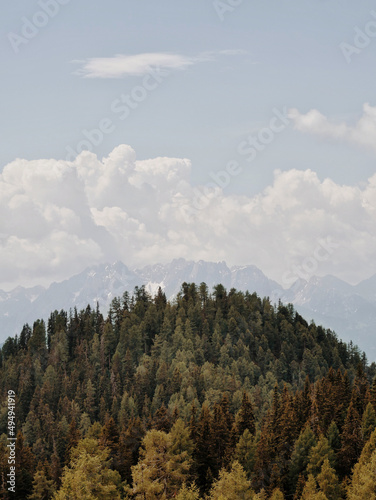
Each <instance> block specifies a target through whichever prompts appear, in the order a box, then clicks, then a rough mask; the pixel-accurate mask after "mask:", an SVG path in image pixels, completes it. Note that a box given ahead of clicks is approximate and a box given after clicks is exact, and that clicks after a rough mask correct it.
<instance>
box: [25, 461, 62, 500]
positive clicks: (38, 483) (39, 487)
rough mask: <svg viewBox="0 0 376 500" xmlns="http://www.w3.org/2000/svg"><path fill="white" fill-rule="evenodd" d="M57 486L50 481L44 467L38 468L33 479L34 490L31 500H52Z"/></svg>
mask: <svg viewBox="0 0 376 500" xmlns="http://www.w3.org/2000/svg"><path fill="white" fill-rule="evenodd" d="M55 491H56V489H55V484H54V482H53V481H52V479H48V477H47V475H46V472H45V469H44V467H38V470H37V472H36V473H35V475H34V479H33V489H32V492H31V495H30V496H29V497H28V499H29V500H50V498H52V495H53V494H54V493H55Z"/></svg>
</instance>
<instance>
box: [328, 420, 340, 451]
mask: <svg viewBox="0 0 376 500" xmlns="http://www.w3.org/2000/svg"><path fill="white" fill-rule="evenodd" d="M326 437H327V438H328V443H329V446H330V447H331V448H332V450H333V451H334V453H335V454H337V453H338V452H339V450H340V448H341V436H340V433H339V430H338V427H337V424H336V423H335V422H334V420H332V422H331V424H330V425H329V429H328V432H327V436H326Z"/></svg>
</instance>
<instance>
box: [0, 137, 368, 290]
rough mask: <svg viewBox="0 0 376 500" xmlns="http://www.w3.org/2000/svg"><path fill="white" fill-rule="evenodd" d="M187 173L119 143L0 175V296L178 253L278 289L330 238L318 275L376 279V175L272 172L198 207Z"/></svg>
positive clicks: (186, 167) (185, 165) (19, 163)
mask: <svg viewBox="0 0 376 500" xmlns="http://www.w3.org/2000/svg"><path fill="white" fill-rule="evenodd" d="M190 168H191V166H190V162H189V161H188V160H186V159H176V158H154V159H149V160H143V161H137V160H136V155H135V152H134V151H133V150H132V148H130V147H129V146H125V145H122V146H119V147H117V148H115V149H114V151H112V153H111V154H110V155H109V156H108V157H107V158H104V159H102V160H99V159H98V158H97V156H96V155H95V154H93V153H89V152H83V153H81V154H80V155H79V156H78V157H77V158H76V160H75V161H74V162H73V163H69V162H64V161H56V160H39V161H26V160H15V161H13V162H12V163H10V164H8V165H7V166H6V167H5V168H4V170H3V172H2V174H0V220H1V221H2V222H1V226H2V227H1V235H0V236H1V238H0V276H1V279H2V283H0V288H4V287H5V288H6V287H9V286H11V285H16V284H25V285H30V284H35V283H44V284H46V283H48V282H51V281H52V280H59V279H63V278H65V277H67V276H70V275H72V274H74V273H76V272H79V271H81V270H82V269H83V268H84V267H86V266H88V265H91V264H95V263H99V262H105V261H114V260H116V259H120V260H122V261H123V262H124V263H126V264H127V265H129V266H130V267H132V266H143V265H146V264H151V263H156V262H158V261H159V262H160V261H163V262H167V261H169V260H171V259H173V258H176V257H184V258H187V259H195V260H197V259H205V260H214V261H219V260H226V261H227V262H228V263H229V264H235V263H236V264H255V265H257V266H259V267H260V268H261V269H263V270H264V272H265V273H266V274H268V275H269V276H271V277H273V278H274V279H277V280H279V281H281V277H282V276H283V274H284V273H285V272H287V271H289V270H290V269H291V266H293V265H294V264H295V265H299V264H300V263H301V262H302V261H303V260H304V259H305V258H306V257H309V256H310V255H312V252H313V251H314V249H315V248H316V247H317V244H318V241H319V240H320V239H321V238H326V237H328V236H329V237H331V238H332V239H333V240H335V241H336V242H337V244H338V247H337V248H336V250H335V252H333V254H331V255H330V256H329V257H328V259H326V260H325V261H323V262H320V266H319V269H318V274H327V273H331V274H334V275H337V276H339V277H342V278H343V279H347V280H350V281H357V280H360V279H362V278H364V277H367V276H370V275H371V274H372V273H375V272H376V266H375V262H376V259H375V256H376V224H375V222H376V175H374V176H373V177H371V178H370V179H369V181H368V183H367V184H366V185H365V186H363V187H357V186H341V185H338V184H336V183H335V182H333V181H332V180H330V179H324V180H320V179H319V178H318V176H317V174H316V173H315V172H313V171H311V170H307V171H300V170H290V171H287V172H281V171H276V172H275V178H274V182H273V184H272V185H271V186H269V187H268V188H267V189H265V190H264V191H263V192H262V193H260V194H258V195H256V196H253V197H250V196H245V195H243V196H235V195H226V194H224V193H223V192H222V191H221V190H220V189H217V190H216V191H215V192H213V193H212V194H211V195H210V197H209V198H207V199H206V203H205V208H204V209H202V210H196V209H195V206H196V201H197V196H198V195H197V193H198V191H197V190H198V189H199V190H202V187H200V186H199V187H197V186H196V187H194V186H192V185H191V182H190ZM192 210H193V212H192ZM190 212H192V213H193V215H191V216H187V214H189V213H190ZM355 263H356V265H355Z"/></svg>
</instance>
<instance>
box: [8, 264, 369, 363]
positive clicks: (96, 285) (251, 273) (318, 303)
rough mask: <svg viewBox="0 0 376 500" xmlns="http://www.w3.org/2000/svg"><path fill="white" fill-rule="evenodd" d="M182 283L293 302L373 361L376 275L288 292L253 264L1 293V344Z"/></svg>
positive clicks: (166, 268) (110, 276)
mask: <svg viewBox="0 0 376 500" xmlns="http://www.w3.org/2000/svg"><path fill="white" fill-rule="evenodd" d="M183 282H187V283H193V282H194V283H196V284H197V285H199V284H200V283H201V282H205V283H206V284H207V285H208V287H209V289H210V290H211V289H212V287H213V286H214V285H217V284H220V283H221V284H223V286H225V288H227V290H230V289H231V288H235V289H237V290H240V291H246V290H248V291H249V292H251V293H253V292H256V293H257V294H258V295H259V296H261V297H270V298H271V300H272V301H274V302H276V303H277V302H278V300H282V302H284V303H289V302H291V303H293V304H294V306H295V307H296V309H297V310H298V312H299V313H300V314H302V315H303V316H305V317H306V318H307V319H310V318H312V319H314V320H315V322H316V323H317V324H323V326H325V327H327V328H331V329H333V330H335V331H336V332H337V334H338V336H339V337H340V338H343V339H344V340H345V341H349V340H350V339H352V340H353V341H354V342H355V343H356V344H358V345H359V346H360V347H361V348H362V349H364V350H366V352H368V353H369V356H370V358H372V359H374V358H375V359H376V354H375V348H374V345H375V344H376V342H375V340H374V339H375V327H374V325H376V275H375V276H373V277H371V278H369V279H368V280H365V281H363V282H361V283H359V285H357V286H352V285H350V284H348V283H346V282H345V281H342V280H340V279H338V278H336V277H335V276H330V275H328V276H324V277H312V278H311V279H310V280H309V281H308V282H307V281H305V280H303V279H298V280H297V281H296V282H295V283H294V284H293V285H292V286H291V287H290V288H289V289H288V290H285V289H283V288H282V286H281V285H279V284H278V283H277V282H275V281H273V280H271V279H269V278H268V277H267V276H266V275H265V274H264V273H263V272H262V271H261V270H260V269H259V268H258V267H256V266H254V265H239V266H236V265H233V266H231V267H228V266H227V264H226V262H224V261H219V262H206V261H204V260H199V261H196V262H195V261H192V260H186V259H183V258H179V259H174V260H173V261H172V262H170V263H167V264H161V263H158V264H154V265H148V266H145V267H143V268H141V269H130V268H129V267H127V266H126V265H125V264H124V263H123V262H121V261H116V262H114V263H112V264H110V263H104V264H98V265H96V266H90V267H88V268H86V269H85V270H84V271H83V272H81V273H79V274H76V275H74V276H72V277H71V278H69V279H66V280H64V281H62V282H60V283H53V284H51V285H50V286H49V287H48V288H47V289H45V288H44V287H33V288H23V287H17V288H15V289H14V290H12V291H11V292H3V291H1V290H0V332H1V335H2V336H1V337H0V342H2V341H4V340H5V338H6V337H8V336H9V335H11V336H12V335H14V334H16V333H19V332H20V331H21V329H22V326H23V324H24V323H26V322H28V323H30V324H32V323H33V322H34V320H36V319H38V318H44V319H45V320H46V319H48V317H49V315H50V313H51V312H52V311H54V310H55V309H57V310H61V309H65V310H67V311H68V310H69V309H72V308H73V307H77V309H79V310H80V309H85V308H86V306H87V305H88V304H90V305H91V306H92V307H96V303H97V302H98V303H99V305H100V308H101V310H102V311H103V312H104V313H106V312H107V310H108V307H109V305H110V303H111V300H112V299H113V298H114V297H117V296H121V295H123V293H124V292H125V291H128V292H132V291H133V290H134V287H135V286H141V285H145V288H146V290H147V291H148V292H149V293H150V294H151V295H155V294H156V293H157V291H158V288H159V287H161V289H162V290H163V291H164V293H165V294H166V296H167V297H168V298H169V299H170V298H172V297H174V296H176V295H177V293H178V292H179V291H180V288H181V285H182V283H183Z"/></svg>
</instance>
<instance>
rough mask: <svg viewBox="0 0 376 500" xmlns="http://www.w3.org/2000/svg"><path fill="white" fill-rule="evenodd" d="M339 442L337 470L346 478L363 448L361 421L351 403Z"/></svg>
mask: <svg viewBox="0 0 376 500" xmlns="http://www.w3.org/2000/svg"><path fill="white" fill-rule="evenodd" d="M341 442H342V447H341V449H340V451H339V454H338V460H339V468H340V471H341V474H342V476H347V475H349V474H350V472H351V469H352V467H353V466H354V465H355V463H356V462H357V460H358V458H359V456H360V453H361V451H362V447H363V438H362V430H361V421H360V417H359V413H358V412H357V410H356V408H355V407H354V404H353V402H351V403H350V406H349V409H348V412H347V416H346V420H345V424H344V427H343V432H342V436H341Z"/></svg>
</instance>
